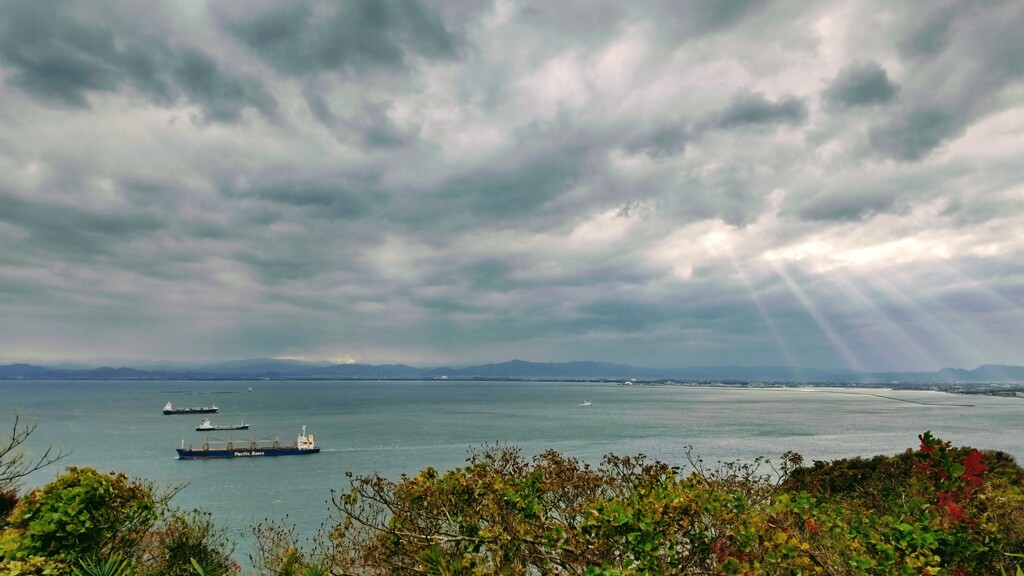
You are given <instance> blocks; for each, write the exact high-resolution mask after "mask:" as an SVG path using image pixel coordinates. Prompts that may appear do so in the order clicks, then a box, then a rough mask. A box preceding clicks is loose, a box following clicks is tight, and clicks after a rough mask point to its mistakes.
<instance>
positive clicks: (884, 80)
mask: <svg viewBox="0 0 1024 576" xmlns="http://www.w3.org/2000/svg"><path fill="white" fill-rule="evenodd" d="M897 92H899V86H897V85H896V84H893V83H892V82H890V81H889V75H888V74H887V73H886V71H885V68H882V66H881V65H879V64H878V62H873V61H867V62H855V63H853V64H850V65H849V66H847V67H846V68H843V69H842V70H840V71H839V75H838V76H836V79H835V80H833V81H832V83H831V84H830V85H829V87H828V88H826V89H825V91H824V92H823V93H822V98H823V99H824V100H825V101H826V102H827V103H829V104H832V105H834V106H837V107H856V106H871V105H874V104H885V103H887V102H890V101H891V100H892V99H893V98H895V97H896V93H897Z"/></svg>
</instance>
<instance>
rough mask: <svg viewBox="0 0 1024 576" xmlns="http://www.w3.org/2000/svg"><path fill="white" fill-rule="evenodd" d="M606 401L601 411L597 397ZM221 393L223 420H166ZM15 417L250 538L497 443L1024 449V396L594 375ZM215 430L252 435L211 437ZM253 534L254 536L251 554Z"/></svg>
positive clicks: (159, 386) (729, 453)
mask: <svg viewBox="0 0 1024 576" xmlns="http://www.w3.org/2000/svg"><path fill="white" fill-rule="evenodd" d="M587 400H589V401H590V402H591V405H589V406H581V404H582V403H583V402H584V401H587ZM167 401H171V402H173V404H174V405H175V406H176V407H185V406H203V405H210V404H216V405H217V406H218V407H219V408H220V412H219V413H217V414H212V415H198V414H193V415H171V416H165V415H163V414H161V408H162V407H163V405H164V404H165V403H166V402H167ZM15 412H16V413H17V414H18V415H19V416H20V418H21V421H22V423H30V424H34V425H36V426H37V428H36V430H35V432H34V433H33V434H32V435H31V437H30V438H29V441H28V442H27V446H26V448H27V449H28V454H27V456H28V457H32V456H38V455H39V454H40V453H41V452H42V451H43V450H45V449H46V448H48V447H49V448H52V449H53V450H57V451H63V452H65V453H69V456H67V457H66V458H65V459H63V460H62V461H61V462H60V463H59V464H58V465H54V466H51V467H49V468H46V469H44V470H42V471H39V472H37V473H35V474H33V475H32V476H30V477H29V478H27V479H26V482H25V488H30V487H32V486H36V485H41V484H45V483H46V482H49V481H50V480H52V479H53V478H54V477H55V476H56V475H57V473H59V471H60V470H61V469H63V468H64V467H65V466H69V465H73V466H90V467H93V468H96V469H98V470H100V471H103V472H107V471H115V470H116V471H123V472H126V473H127V474H128V475H130V476H134V477H140V478H145V479H148V480H152V481H154V482H156V483H157V484H158V485H160V486H165V487H172V486H184V488H183V489H182V490H181V491H180V493H178V495H177V496H175V498H174V500H173V502H174V503H175V504H177V505H178V506H180V507H183V508H202V509H204V510H207V511H209V512H211V513H212V514H213V517H214V519H215V521H216V522H217V523H218V524H219V525H221V526H224V527H226V528H228V529H229V530H230V531H231V533H232V534H233V535H234V536H235V537H236V538H237V539H238V540H239V541H241V542H244V541H245V540H246V539H247V538H249V532H250V526H252V525H254V524H256V523H258V522H260V521H262V520H263V519H268V518H269V519H273V520H284V519H285V518H286V517H287V522H288V523H294V524H296V526H297V528H298V531H299V533H300V534H301V535H302V536H303V537H309V536H312V534H313V533H315V532H316V530H317V528H318V527H319V526H320V525H321V524H323V523H330V522H332V521H333V516H332V513H331V506H330V503H329V501H330V498H331V491H332V490H338V491H344V490H346V489H347V488H348V487H349V483H348V479H347V478H346V476H345V473H346V472H351V473H353V474H355V475H367V474H372V473H379V474H382V475H384V476H387V477H390V478H393V479H397V478H399V477H400V475H402V474H409V475H414V474H416V473H418V472H419V471H420V470H422V469H423V468H425V467H427V466H433V467H435V468H437V469H439V470H445V469H450V468H454V467H457V466H460V465H462V464H464V463H465V460H466V457H467V455H468V454H469V452H470V450H479V449H482V448H484V447H486V446H494V445H495V444H501V445H510V446H515V447H518V448H519V449H520V450H522V452H523V454H524V455H525V456H527V457H529V456H532V455H534V454H537V453H539V452H542V451H544V450H547V449H554V450H557V451H559V452H562V453H563V454H566V455H568V456H572V457H576V458H579V459H581V460H584V461H587V462H591V463H594V464H597V463H599V462H600V460H601V458H602V456H604V455H605V454H609V453H613V454H617V455H635V454H638V453H643V454H646V455H647V456H648V457H650V458H652V459H658V460H661V461H664V462H667V463H669V464H671V465H681V466H685V465H686V458H687V451H688V450H690V447H692V454H693V455H694V456H695V457H700V458H702V459H703V460H704V462H706V463H713V462H714V461H716V460H723V461H727V460H746V461H749V460H752V459H753V458H756V457H758V456H763V457H767V458H771V459H776V460H778V459H779V457H780V456H781V455H782V453H784V452H786V451H789V450H792V451H796V452H799V453H800V454H802V455H803V456H804V458H805V459H806V460H807V461H808V462H809V461H812V460H829V459H835V458H841V457H849V456H872V455H875V454H894V453H897V452H901V451H903V450H905V449H906V448H909V447H913V446H915V445H916V444H917V435H918V434H920V433H922V432H924V431H925V430H931V431H932V432H933V433H934V434H935V435H936V436H938V437H940V438H943V439H946V440H950V441H952V442H953V443H954V444H955V445H968V446H974V447H977V448H986V449H995V450H1002V451H1005V452H1008V453H1010V454H1011V455H1013V456H1014V457H1016V458H1017V459H1018V460H1019V461H1020V460H1021V459H1022V458H1024V442H1022V439H1024V399H1018V398H999V397H992V396H961V395H952V394H945V393H940V392H929V391H901V390H883V389H849V388H842V389H839V388H822V389H804V388H765V389H760V388H725V387H694V386H622V385H615V384H600V383H580V382H455V381H429V382H428V381H401V382H399V381H258V382H239V381H230V382H196V381H188V382H178V381H111V382H103V381H68V382H63V381H38V382H37V381H0V426H2V427H3V428H2V429H6V430H9V429H10V426H11V424H12V422H13V418H14V414H15ZM205 416H209V417H210V419H211V420H212V422H213V423H214V424H219V425H226V424H237V423H239V422H241V421H243V420H244V421H245V422H246V423H249V424H251V428H250V429H249V430H237V431H231V432H225V431H222V432H216V433H204V432H196V431H195V427H196V426H197V425H198V424H199V422H200V421H201V420H202V418H204V417H205ZM302 426H306V430H307V432H309V433H312V434H313V435H314V436H315V438H316V443H317V444H318V445H319V446H321V447H322V452H321V453H319V454H315V455H305V456H284V457H275V458H238V459H232V460H205V461H203V460H178V459H177V457H176V452H175V451H174V449H175V448H177V447H179V446H180V444H181V442H182V441H183V440H184V442H185V444H186V445H187V444H194V445H198V444H201V443H202V442H203V441H204V440H205V439H209V440H210V441H211V442H212V441H223V440H229V439H230V440H235V441H248V440H250V439H253V438H255V439H259V440H266V439H274V438H275V437H276V438H278V439H279V440H280V441H281V442H282V443H283V444H294V442H295V438H296V436H298V434H299V433H300V432H301V429H302ZM244 547H245V545H244V544H243V549H244Z"/></svg>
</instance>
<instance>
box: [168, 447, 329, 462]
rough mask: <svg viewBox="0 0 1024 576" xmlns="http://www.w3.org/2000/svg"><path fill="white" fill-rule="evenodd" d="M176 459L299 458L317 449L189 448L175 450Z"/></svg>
mask: <svg viewBox="0 0 1024 576" xmlns="http://www.w3.org/2000/svg"><path fill="white" fill-rule="evenodd" d="M175 450H177V452H178V458H179V459H181V460H210V459H215V458H260V457H266V456H301V455H304V454H316V453H318V452H320V449H319V448H306V449H299V448H294V447H293V448H254V449H252V448H245V449H235V450H220V449H217V450H213V449H211V450H192V449H190V448H176V449H175Z"/></svg>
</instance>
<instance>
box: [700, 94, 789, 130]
mask: <svg viewBox="0 0 1024 576" xmlns="http://www.w3.org/2000/svg"><path fill="white" fill-rule="evenodd" d="M806 120H807V104H806V103H805V102H804V101H803V100H801V99H799V98H796V97H795V96H783V97H781V98H779V100H778V101H776V102H772V101H770V100H768V99H767V98H765V97H764V94H761V93H759V92H746V91H741V92H738V93H737V94H735V95H733V97H732V101H731V102H730V103H729V105H728V106H726V107H725V109H724V110H722V111H721V112H719V113H718V114H717V115H716V116H715V117H714V119H713V124H714V125H715V126H716V127H718V128H724V129H728V128H739V127H743V126H758V125H772V124H788V125H791V126H796V125H799V124H803V123H804V122H805V121H806Z"/></svg>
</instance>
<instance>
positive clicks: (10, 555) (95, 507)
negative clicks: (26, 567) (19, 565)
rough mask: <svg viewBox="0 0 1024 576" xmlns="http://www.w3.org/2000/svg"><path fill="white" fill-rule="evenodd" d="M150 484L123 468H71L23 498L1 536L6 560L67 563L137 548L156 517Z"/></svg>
mask: <svg viewBox="0 0 1024 576" xmlns="http://www.w3.org/2000/svg"><path fill="white" fill-rule="evenodd" d="M157 505H158V502H157V501H156V500H155V499H154V495H153V489H152V486H151V485H149V484H147V483H144V482H133V481H129V480H128V477H127V476H125V475H124V474H120V473H110V474H101V473H99V472H96V471H95V470H93V469H91V468H75V467H69V468H67V470H66V471H65V472H64V474H62V475H61V476H59V477H58V478H57V480H55V481H54V482H52V483H50V484H47V485H46V486H45V487H43V488H37V489H36V490H33V491H32V492H30V493H29V494H28V495H27V496H25V497H24V498H22V499H21V501H20V502H18V504H17V506H15V508H14V511H13V512H12V513H11V515H10V525H9V526H8V527H7V528H6V529H5V530H4V532H3V534H2V535H0V545H2V546H0V554H2V558H3V559H5V560H24V559H26V558H29V557H32V556H42V557H46V558H53V559H55V560H58V561H62V562H66V563H69V564H74V563H77V562H78V561H79V560H80V559H93V558H96V557H100V556H103V557H106V556H109V555H110V554H112V553H114V552H118V551H123V550H133V549H134V548H135V546H136V544H137V543H138V542H139V541H140V540H141V539H142V537H143V536H144V535H145V532H146V531H147V530H148V529H149V527H150V526H151V525H152V523H153V522H154V521H155V520H156V518H157Z"/></svg>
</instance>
